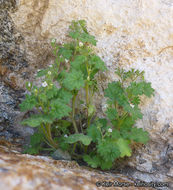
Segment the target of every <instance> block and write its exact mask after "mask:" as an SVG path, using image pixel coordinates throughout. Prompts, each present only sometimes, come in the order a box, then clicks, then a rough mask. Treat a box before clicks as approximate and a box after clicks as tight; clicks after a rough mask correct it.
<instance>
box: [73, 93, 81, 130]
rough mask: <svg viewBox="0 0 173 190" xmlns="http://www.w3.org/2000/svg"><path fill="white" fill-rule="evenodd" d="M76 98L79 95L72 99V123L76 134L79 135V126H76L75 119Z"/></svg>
mask: <svg viewBox="0 0 173 190" xmlns="http://www.w3.org/2000/svg"><path fill="white" fill-rule="evenodd" d="M76 97H77V93H75V94H74V96H73V99H72V122H73V127H74V130H75V133H79V131H78V128H77V125H76V121H75V119H74V117H75V102H76Z"/></svg>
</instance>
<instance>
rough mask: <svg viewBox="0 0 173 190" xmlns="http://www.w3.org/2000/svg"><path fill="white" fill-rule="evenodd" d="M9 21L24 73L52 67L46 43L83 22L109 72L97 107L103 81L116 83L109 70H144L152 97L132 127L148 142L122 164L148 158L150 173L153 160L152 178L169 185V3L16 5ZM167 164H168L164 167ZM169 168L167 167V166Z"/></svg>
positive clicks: (43, 0) (119, 0)
mask: <svg viewBox="0 0 173 190" xmlns="http://www.w3.org/2000/svg"><path fill="white" fill-rule="evenodd" d="M10 16H11V18H12V20H13V23H14V25H15V28H16V30H17V31H18V32H19V33H20V35H21V36H22V37H23V39H24V42H21V44H20V48H21V49H23V51H24V52H26V53H25V57H26V58H27V60H28V63H29V65H30V69H31V68H33V67H34V66H36V65H39V66H40V67H41V66H42V65H50V64H51V63H52V60H53V56H52V54H51V49H50V41H51V39H52V38H55V39H56V40H57V42H64V41H66V40H68V37H67V32H68V27H69V24H70V23H71V21H72V20H77V19H85V20H86V21H87V27H88V30H89V31H90V33H91V34H92V35H94V36H96V39H97V40H98V43H97V47H96V48H95V50H96V52H98V55H100V56H101V57H102V58H103V60H104V61H105V62H106V64H107V66H108V68H109V72H107V73H104V75H105V76H106V78H102V77H100V78H99V76H98V78H99V79H100V80H99V88H100V90H101V92H100V97H99V96H97V100H96V104H97V107H99V105H102V104H101V101H102V99H103V91H102V89H104V88H105V85H106V84H107V82H109V81H112V80H114V79H116V76H115V74H114V69H115V68H116V67H117V66H122V67H123V68H125V69H126V70H128V69H130V68H135V69H139V70H141V71H142V70H144V71H145V78H146V81H147V82H151V84H152V87H153V88H154V90H155V97H152V98H151V99H150V100H148V99H145V101H144V103H143V104H142V106H141V109H142V112H143V114H144V117H143V120H141V121H139V122H137V126H139V127H142V128H143V129H145V130H147V131H148V132H149V134H150V138H151V140H150V142H149V143H148V144H147V145H146V146H145V148H144V149H142V150H141V148H140V147H139V149H137V152H136V153H135V154H134V156H133V157H132V158H131V159H129V161H128V163H129V165H133V166H134V168H136V169H137V168H140V163H139V160H138V159H134V157H135V156H137V155H140V157H142V158H145V157H146V159H149V160H148V162H146V163H149V165H148V166H146V168H151V166H152V165H154V164H151V162H153V160H154V163H157V171H156V172H155V175H156V174H157V176H162V177H160V178H161V179H164V180H166V181H172V178H171V177H169V178H166V177H165V176H166V173H167V172H168V170H169V169H170V168H169V169H168V168H167V167H166V162H163V159H162V158H163V156H162V154H164V159H168V154H167V151H165V150H167V149H169V148H170V147H173V145H172V140H171V139H172V138H173V132H172V131H173V125H172V123H173V111H172V110H173V82H172V81H173V75H172V73H173V64H172V63H173V20H172V18H173V2H172V0H150V1H146V0H95V1H92V0H80V1H79V0H73V1H69V0H59V1H57V0H51V1H47V0H29V1H27V0H18V3H17V9H16V11H13V12H11V14H10ZM4 52H5V51H4ZM33 76H34V75H33ZM33 76H32V77H33ZM32 79H33V80H34V78H32ZM100 110H101V109H100ZM99 115H101V113H99ZM148 155H149V156H150V158H148V157H147V156H148ZM171 161H172V160H170V159H169V160H168V163H171ZM169 167H171V168H172V166H171V164H169ZM144 170H145V167H143V172H144ZM136 174H139V173H138V172H136ZM141 175H142V176H146V178H147V169H146V173H145V175H144V174H141ZM149 175H150V176H151V175H153V174H149ZM135 177H136V178H137V177H138V176H137V175H135ZM144 178H145V177H144Z"/></svg>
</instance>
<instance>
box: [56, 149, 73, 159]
mask: <svg viewBox="0 0 173 190" xmlns="http://www.w3.org/2000/svg"><path fill="white" fill-rule="evenodd" d="M52 158H53V159H55V160H71V156H70V154H69V153H68V152H67V151H62V150H61V149H57V150H56V151H55V152H54V153H53V154H52Z"/></svg>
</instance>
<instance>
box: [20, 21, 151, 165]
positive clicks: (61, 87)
mask: <svg viewBox="0 0 173 190" xmlns="http://www.w3.org/2000/svg"><path fill="white" fill-rule="evenodd" d="M69 37H70V38H71V40H69V42H68V43H65V44H58V43H56V41H55V40H52V43H51V45H52V48H53V53H54V56H55V63H54V64H53V65H50V66H49V67H48V68H46V69H43V70H41V71H39V72H38V73H37V77H42V78H43V81H42V85H41V86H40V87H37V86H34V85H33V84H32V83H30V82H27V84H26V88H27V90H28V91H29V92H30V94H28V95H26V99H25V100H24V101H23V102H22V104H20V108H21V111H28V110H31V109H33V108H36V109H37V114H35V115H31V116H30V117H29V118H28V119H25V120H24V121H22V124H24V125H29V126H31V127H37V128H38V131H39V133H38V134H39V135H38V134H35V136H33V137H31V147H29V148H27V149H26V151H25V152H28V153H32V154H33V153H34V154H37V153H38V152H39V151H40V150H42V147H41V146H39V145H41V142H43V141H44V142H46V143H47V144H48V145H49V146H50V147H51V148H52V150H56V149H59V148H60V149H62V150H64V151H68V152H69V153H70V154H71V156H72V158H73V159H77V160H80V159H83V160H84V161H85V162H87V163H88V164H89V165H90V166H92V167H94V168H97V167H101V168H102V169H109V168H111V167H112V165H113V163H114V161H115V159H116V158H119V157H124V156H130V155H131V148H130V147H129V145H130V144H131V143H133V142H134V141H135V142H140V143H146V142H147V141H148V133H147V132H144V131H143V130H142V129H138V128H136V127H134V125H135V122H136V120H137V119H141V118H142V113H141V112H140V109H139V107H138V105H139V103H140V96H141V95H143V94H144V95H146V96H148V97H150V96H151V95H152V94H153V89H152V88H151V85H150V83H146V82H145V81H144V77H143V72H139V71H134V70H131V71H128V72H125V71H124V70H123V69H118V70H117V71H116V74H117V75H118V76H119V77H120V80H119V81H117V82H112V83H110V84H108V88H107V89H106V90H105V97H107V99H108V101H107V105H108V108H107V111H106V116H107V117H106V118H102V119H99V118H97V117H96V115H97V113H96V108H95V105H94V103H93V102H94V101H93V97H94V94H95V93H96V92H97V91H98V87H97V78H96V76H97V73H98V72H101V71H105V70H106V67H105V64H104V62H103V61H102V60H101V59H100V57H98V56H97V55H96V54H95V53H94V50H93V48H92V47H93V46H96V40H95V37H94V36H92V35H90V34H89V33H88V31H87V29H86V22H85V21H84V20H79V21H73V22H72V24H71V25H70V27H69ZM137 80H141V81H139V82H136V81H137ZM94 118H95V119H94ZM38 137H39V138H38Z"/></svg>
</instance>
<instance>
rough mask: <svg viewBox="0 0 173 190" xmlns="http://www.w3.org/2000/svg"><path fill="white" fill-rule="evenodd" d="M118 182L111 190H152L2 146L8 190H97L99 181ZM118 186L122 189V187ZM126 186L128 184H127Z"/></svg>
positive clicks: (2, 176)
mask: <svg viewBox="0 0 173 190" xmlns="http://www.w3.org/2000/svg"><path fill="white" fill-rule="evenodd" d="M99 181H100V182H103V181H107V182H115V185H116V184H117V187H113V186H112V187H111V186H110V187H109V189H110V190H113V189H115V188H116V189H117V190H125V189H127V188H128V189H129V190H134V189H135V190H138V189H140V190H146V189H147V190H152V189H153V188H149V187H147V188H138V187H135V182H134V181H132V180H131V179H129V178H127V177H126V176H123V175H120V174H110V173H106V172H105V173H103V172H99V171H96V170H89V169H87V168H84V167H80V166H79V165H78V164H77V163H76V162H74V161H56V160H52V159H50V158H48V157H44V156H31V155H21V154H19V153H18V152H17V151H16V150H15V149H14V147H11V148H7V147H3V146H0V183H1V189H5V190H15V189H18V190H30V189H32V190H47V189H52V190H57V189H62V190H90V189H92V190H97V189H107V188H108V187H102V186H100V187H97V186H96V182H97V184H98V185H99V183H98V182H99ZM118 183H119V185H120V186H121V185H122V186H125V185H126V187H118ZM123 183H124V185H123Z"/></svg>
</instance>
